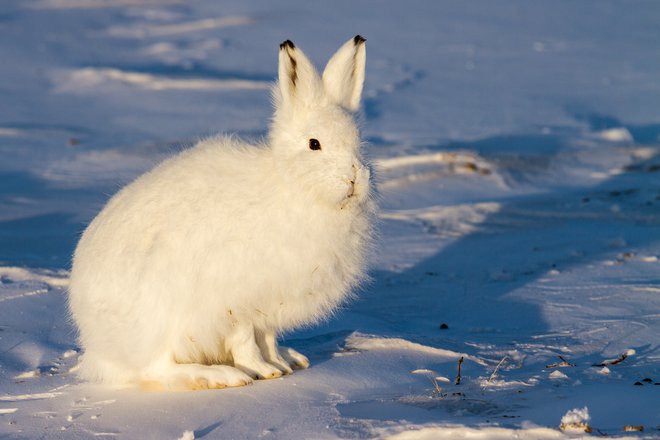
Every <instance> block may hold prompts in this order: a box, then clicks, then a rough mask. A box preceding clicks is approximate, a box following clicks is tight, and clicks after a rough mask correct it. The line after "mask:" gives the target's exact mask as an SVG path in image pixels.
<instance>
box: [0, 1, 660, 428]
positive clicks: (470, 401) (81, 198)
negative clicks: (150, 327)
mask: <svg viewBox="0 0 660 440" xmlns="http://www.w3.org/2000/svg"><path fill="white" fill-rule="evenodd" d="M659 17H660V6H659V5H658V3H657V2H653V1H639V2H635V3H634V5H632V4H627V3H623V2H617V1H609V0H605V1H603V0H585V1H581V2H570V1H563V0H562V1H547V2H514V1H508V0H503V1H498V2H490V1H485V0H483V1H481V0H479V1H474V2H445V1H441V2H422V1H406V2H395V1H390V0H388V1H386V2H383V1H375V0H365V1H362V2H352V1H345V0H341V1H338V2H323V3H309V2H303V1H300V0H286V1H283V2H278V4H277V5H274V4H273V3H272V2H266V1H261V0H250V1H237V0H228V1H223V2H215V1H211V0H198V1H195V2H185V1H179V0H3V2H2V5H1V6H0V60H2V61H3V65H2V68H1V69H0V102H1V103H2V105H0V438H3V439H4V438H7V439H32V438H80V439H85V438H115V437H118V438H143V439H150V438H154V439H162V438H171V439H176V438H205V439H214V438H273V439H275V438H277V439H289V438H323V439H326V438H327V439H330V438H374V437H375V438H388V437H389V438H396V439H431V438H432V439H443V438H447V439H450V438H451V439H460V438H472V439H481V438H483V439H508V438H519V439H568V438H572V439H574V438H592V437H600V436H602V435H607V436H608V437H610V438H636V439H637V438H658V437H659V436H660V431H658V429H659V427H660V407H659V406H658V404H657V402H658V397H657V396H658V388H657V384H659V383H660V281H659V280H660V260H659V258H660V106H659V105H658V102H660V88H659V87H658V78H660V45H658V41H660V27H659V26H658V20H659ZM358 33H359V34H360V35H364V36H365V37H366V38H367V43H366V44H367V72H366V83H365V88H364V100H363V105H362V110H361V117H362V122H363V123H362V135H363V137H364V139H365V141H366V146H365V153H366V155H367V156H368V158H369V159H370V160H371V162H372V163H373V164H374V168H375V174H376V175H377V182H378V190H379V193H380V194H379V197H380V201H379V204H380V207H381V212H380V219H379V220H380V224H379V229H380V232H379V241H378V249H377V251H376V252H375V256H374V261H373V263H372V266H371V272H370V275H371V279H372V282H371V283H370V284H369V285H366V286H365V287H364V288H363V289H362V291H361V292H359V295H358V296H357V299H355V300H354V301H352V302H350V303H348V304H346V305H345V307H344V308H343V309H342V310H341V311H340V312H338V313H337V314H336V315H335V316H333V317H332V318H331V319H329V320H328V321H326V322H324V323H322V324H320V325H317V326H314V327H310V328H304V329H300V330H297V331H295V332H293V333H289V334H286V335H283V341H282V342H283V343H284V344H285V345H288V346H291V347H293V348H295V349H296V350H298V351H300V352H301V353H303V354H305V355H307V356H308V357H309V358H310V361H311V366H310V368H309V369H307V370H303V371H296V372H294V373H293V374H292V375H289V376H285V377H282V378H279V379H273V380H267V381H256V383H254V384H253V385H251V386H247V387H240V388H232V389H224V390H210V391H198V392H181V393H163V392H142V391H137V390H131V389H108V388H103V387H99V386H96V385H92V384H88V383H84V382H81V381H80V380H79V379H78V377H77V376H76V374H75V369H76V366H77V363H78V358H79V356H80V355H81V352H80V347H79V346H78V345H77V343H76V331H75V328H74V327H73V326H72V324H71V322H70V320H69V318H68V314H67V306H66V289H67V283H68V276H69V275H68V274H69V272H68V271H69V269H70V260H71V254H72V252H73V249H74V247H75V244H76V242H77V240H78V238H79V236H80V233H81V232H82V231H83V230H84V228H85V225H86V224H88V222H89V221H90V220H91V219H92V218H93V217H94V215H95V214H96V213H97V212H98V211H99V209H100V208H101V207H102V206H103V204H104V203H105V201H107V200H108V198H109V197H110V196H111V195H112V194H114V193H115V192H116V191H117V190H118V189H119V188H121V187H122V186H123V185H124V184H126V183H127V182H130V181H132V180H133V179H135V178H136V177H137V176H138V175H140V174H141V173H142V172H144V171H146V170H147V169H149V168H151V167H153V166H154V165H155V164H157V163H159V162H161V161H162V160H163V159H164V158H166V157H169V156H171V155H172V154H175V153H177V152H178V151H181V150H182V149H185V148H188V147H189V146H191V145H192V144H194V143H195V142H196V141H198V140H199V139H202V138H206V137H209V136H211V135H215V134H217V133H223V132H224V133H234V134H237V135H238V136H240V137H244V138H248V139H253V140H258V139H259V138H260V137H262V136H264V135H265V133H266V132H267V126H268V124H269V118H270V116H271V110H272V109H271V103H270V94H269V92H268V87H269V84H271V82H272V81H273V80H274V78H275V77H276V74H277V54H278V45H279V43H281V42H282V41H284V40H286V39H290V40H292V41H294V42H295V43H296V45H298V46H300V47H301V48H303V50H304V51H305V53H306V54H308V55H309V56H310V57H311V58H312V60H313V61H314V62H315V63H316V64H317V66H318V67H322V63H324V62H325V61H326V60H327V57H329V56H330V55H331V54H332V52H333V51H334V50H335V49H336V48H337V47H338V45H339V44H341V43H342V42H344V41H346V40H347V39H348V38H350V37H351V36H353V35H355V34H358ZM443 324H444V325H443ZM461 356H462V357H463V358H464V362H462V363H461V371H460V381H458V380H457V378H458V376H459V371H458V365H459V362H458V359H459V358H460V357H461ZM457 382H459V383H458V384H457ZM580 408H588V416H589V417H590V418H588V419H587V418H586V416H587V412H586V409H585V410H580ZM576 411H577V412H576ZM582 411H584V413H581V412H582ZM571 414H572V415H574V416H576V417H577V418H576V420H575V421H577V422H579V423H583V424H585V425H587V423H588V425H587V426H589V427H590V428H591V429H592V432H591V433H588V432H585V429H584V427H582V429H580V430H578V431H577V432H575V431H571V432H568V431H563V430H562V429H561V428H560V426H561V425H562V423H564V424H565V423H566V420H563V418H564V417H569V415H571ZM578 416H579V417H578ZM571 417H572V416H571ZM641 426H643V429H644V430H643V431H639V429H637V427H641ZM626 427H628V428H627V429H628V430H630V429H631V428H630V427H635V429H636V432H626ZM186 436H187V437H186ZM626 436H627V437H626Z"/></svg>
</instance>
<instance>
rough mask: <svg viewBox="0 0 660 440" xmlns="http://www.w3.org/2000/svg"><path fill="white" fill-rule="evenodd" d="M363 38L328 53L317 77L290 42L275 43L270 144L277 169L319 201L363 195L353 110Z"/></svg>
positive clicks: (365, 184) (340, 201) (365, 186)
mask: <svg viewBox="0 0 660 440" xmlns="http://www.w3.org/2000/svg"><path fill="white" fill-rule="evenodd" d="M365 57H366V51H365V39H364V38H362V37H360V36H359V35H358V36H356V37H354V38H352V39H350V40H349V41H348V42H346V43H345V44H344V45H343V46H342V47H341V48H339V50H338V51H337V52H336V53H335V54H334V55H333V56H332V58H331V59H330V61H329V62H328V65H327V66H326V68H325V70H324V71H323V75H322V76H320V75H319V74H318V73H317V71H316V69H315V68H314V66H313V65H312V63H311V62H310V61H309V59H308V58H307V57H306V56H305V54H303V52H302V51H301V50H300V49H299V48H298V47H296V46H295V45H294V44H293V43H292V42H291V41H288V40H287V41H285V42H284V43H282V44H281V45H280V55H279V80H278V83H277V84H276V86H275V88H274V90H273V96H274V101H275V115H274V117H273V124H272V127H271V133H270V144H271V146H272V148H273V154H274V157H275V160H276V162H277V168H278V170H279V172H280V173H281V174H282V176H283V177H285V178H286V179H287V180H290V181H291V183H292V184H294V185H296V186H299V190H300V191H306V192H307V194H310V195H311V196H312V197H314V198H315V199H318V200H319V201H320V202H321V203H327V204H330V205H335V206H339V207H343V206H345V205H346V200H348V199H350V198H352V197H356V198H364V197H366V196H367V195H368V191H369V173H368V171H367V170H366V168H365V165H364V163H363V161H362V158H361V155H360V133H359V130H358V127H357V125H356V123H355V120H354V113H355V112H356V111H357V110H358V108H359V105H360V96H361V94H362V86H363V83H364V70H365Z"/></svg>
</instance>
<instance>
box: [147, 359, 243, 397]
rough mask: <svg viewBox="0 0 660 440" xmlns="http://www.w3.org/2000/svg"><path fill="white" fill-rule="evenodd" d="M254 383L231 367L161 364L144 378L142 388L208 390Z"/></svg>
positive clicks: (150, 389) (156, 389)
mask: <svg viewBox="0 0 660 440" xmlns="http://www.w3.org/2000/svg"><path fill="white" fill-rule="evenodd" d="M251 383H252V378H251V377H250V376H248V375H247V374H245V373H243V372H242V371H241V370H239V369H237V368H234V367H230V366H229V365H201V364H177V363H174V362H171V363H168V364H165V365H163V364H161V365H159V366H158V368H157V369H155V370H154V371H151V372H150V373H148V374H145V375H144V376H143V379H142V380H141V382H140V385H141V388H142V389H145V390H149V391H159V390H178V391H185V390H206V389H219V388H227V387H240V386H244V385H248V384H251Z"/></svg>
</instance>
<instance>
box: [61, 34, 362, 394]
mask: <svg viewBox="0 0 660 440" xmlns="http://www.w3.org/2000/svg"><path fill="white" fill-rule="evenodd" d="M364 58H365V50H364V40H362V39H359V40H358V39H357V38H355V39H351V40H350V41H349V42H347V43H346V44H345V45H344V46H342V47H341V48H340V49H339V51H338V52H337V54H335V55H334V57H333V58H332V59H331V61H330V62H329V64H328V67H327V68H326V71H325V73H324V74H323V79H321V78H320V77H319V75H318V73H317V72H316V70H315V69H314V67H313V66H312V64H311V63H310V62H309V60H308V59H307V58H306V57H305V55H304V54H303V53H302V52H301V51H300V49H298V48H296V47H294V46H293V44H292V43H288V42H287V43H283V44H282V46H281V48H280V69H279V81H278V84H277V85H276V87H275V88H274V93H273V95H274V101H275V115H274V118H273V122H272V126H271V132H270V136H269V139H268V143H267V145H248V144H245V143H243V142H241V141H238V140H234V139H231V138H226V137H221V138H215V139H210V140H206V141H203V142H201V143H199V144H198V145H196V146H195V147H193V148H191V149H189V150H187V151H184V152H182V153H180V154H179V155H177V156H175V157H172V158H170V159H168V160H166V161H164V162H163V163H162V164H160V165H159V166H157V167H156V168H154V169H153V170H151V171H150V172H148V173H146V174H144V175H143V176H141V177H139V178H138V179H137V180H135V181H134V182H133V183H131V184H130V185H128V186H126V187H125V188H124V189H122V190H121V191H120V192H119V193H118V194H116V195H115V196H114V197H113V198H112V199H111V200H110V201H109V202H108V204H107V205H106V206H105V207H104V208H103V210H102V211H101V212H100V213H99V215H98V216H97V217H96V218H95V219H94V220H93V221H92V223H91V224H90V225H89V227H88V228H87V230H86V231H85V233H84V234H83V236H82V238H81V240H80V243H79V244H78V247H77V249H76V252H75V256H74V260H73V269H72V273H71V283H70V288H69V290H70V295H69V305H70V310H71V315H72V317H73V319H74V320H75V322H76V324H77V325H78V328H79V330H80V343H81V345H82V347H83V348H84V350H85V354H84V356H83V360H82V363H81V369H80V371H81V374H82V375H83V377H84V378H86V379H89V380H95V381H100V382H104V383H109V384H115V385H128V384H142V385H145V386H148V387H152V386H153V387H157V388H165V389H191V388H192V389H195V388H221V387H225V386H238V385H244V384H246V383H249V382H251V380H252V379H254V378H271V377H278V376H280V375H282V374H287V373H290V372H291V371H292V368H306V367H307V366H308V364H309V362H308V360H307V358H305V356H303V355H301V354H300V353H298V352H296V351H295V350H292V349H289V348H284V347H278V346H277V342H276V337H277V335H278V334H280V333H281V332H284V331H287V330H290V329H293V328H296V327H299V326H302V325H306V324H312V323H315V322H317V321H318V320H320V319H322V318H324V317H326V316H328V314H329V313H331V312H332V311H333V310H334V309H335V308H336V307H337V306H338V305H339V304H340V303H341V302H342V301H343V300H345V299H346V297H347V296H348V295H349V294H350V292H351V290H352V289H354V288H355V287H356V285H357V284H358V283H359V282H360V281H361V280H362V279H364V276H365V271H366V267H365V257H366V253H367V251H368V247H369V245H370V242H371V236H372V226H371V223H372V217H373V213H374V210H375V207H374V203H373V201H372V198H371V183H370V181H371V178H370V175H369V170H368V168H367V167H366V166H365V164H364V162H363V160H362V158H361V156H360V151H359V149H360V138H359V132H358V129H357V127H356V125H355V122H354V120H353V116H352V115H351V114H350V113H349V111H353V110H355V109H356V108H357V103H358V101H359V93H360V92H361V90H362V81H363V79H364ZM342 87H346V88H348V89H350V90H349V91H346V93H343V92H341V88H342ZM328 89H331V90H328ZM348 89H347V90H348ZM356 91H357V93H358V96H357V101H356V96H355V94H356ZM310 138H314V139H318V140H319V141H320V143H321V146H322V148H321V150H319V151H313V150H311V149H310V148H309V139H310Z"/></svg>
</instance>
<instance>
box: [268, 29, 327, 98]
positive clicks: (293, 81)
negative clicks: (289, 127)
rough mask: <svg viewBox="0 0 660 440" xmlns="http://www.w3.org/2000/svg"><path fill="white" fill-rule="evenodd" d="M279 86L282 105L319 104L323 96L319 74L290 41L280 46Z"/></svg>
mask: <svg viewBox="0 0 660 440" xmlns="http://www.w3.org/2000/svg"><path fill="white" fill-rule="evenodd" d="M279 63H280V66H279V78H278V86H279V89H280V93H281V95H282V105H285V106H290V105H293V104H295V103H313V102H318V100H319V99H320V96H321V94H322V85H321V84H322V83H321V79H320V78H319V74H318V73H317V72H316V69H315V68H314V66H313V65H312V63H311V62H310V61H309V59H307V57H306V56H305V54H304V53H303V52H302V51H301V50H300V49H299V48H297V47H296V46H295V45H294V44H293V43H292V42H291V41H290V40H286V41H285V42H284V43H282V44H280V61H279Z"/></svg>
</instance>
